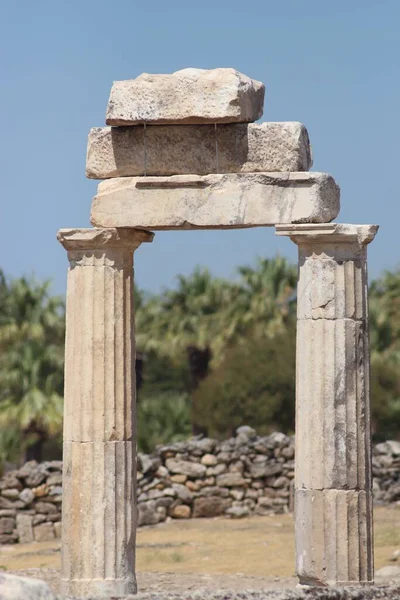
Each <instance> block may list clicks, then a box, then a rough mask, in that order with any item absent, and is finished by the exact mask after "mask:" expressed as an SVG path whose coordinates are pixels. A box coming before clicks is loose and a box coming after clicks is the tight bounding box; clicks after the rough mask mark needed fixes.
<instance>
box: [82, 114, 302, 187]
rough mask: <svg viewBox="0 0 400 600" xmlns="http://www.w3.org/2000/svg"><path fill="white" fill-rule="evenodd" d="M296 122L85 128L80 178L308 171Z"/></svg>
mask: <svg viewBox="0 0 400 600" xmlns="http://www.w3.org/2000/svg"><path fill="white" fill-rule="evenodd" d="M311 165H312V157H311V148H310V142H309V139H308V133H307V130H306V128H305V127H304V125H302V124H301V123H296V122H294V123H290V122H289V123H261V124H258V123H254V124H250V125H248V124H234V125H219V126H218V127H217V128H215V127H214V126H213V125H177V126H173V125H164V126H163V125H161V126H157V125H154V126H152V127H145V128H144V127H94V128H93V129H91V130H90V133H89V139H88V148H87V157H86V177H89V178H91V179H108V178H110V177H133V176H141V175H158V176H168V175H184V174H187V173H192V174H197V175H208V174H209V173H250V172H259V171H264V172H268V171H270V172H274V171H308V169H309V168H310V167H311Z"/></svg>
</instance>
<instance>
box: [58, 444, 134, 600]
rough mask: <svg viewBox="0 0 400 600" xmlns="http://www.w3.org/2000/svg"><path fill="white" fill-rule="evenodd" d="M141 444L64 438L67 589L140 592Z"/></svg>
mask: <svg viewBox="0 0 400 600" xmlns="http://www.w3.org/2000/svg"><path fill="white" fill-rule="evenodd" d="M134 452H135V442H132V441H115V442H86V443H80V442H64V486H63V487H64V494H63V495H64V498H63V522H62V571H61V589H62V591H63V592H62V593H63V594H66V595H71V596H79V597H80V596H89V595H93V596H95V597H97V596H99V597H103V596H105V597H107V595H108V596H123V595H127V594H129V593H135V590H136V578H135V531H136V505H135V504H136V503H135V494H134V489H133V485H134V481H135V461H134Z"/></svg>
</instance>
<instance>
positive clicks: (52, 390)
mask: <svg viewBox="0 0 400 600" xmlns="http://www.w3.org/2000/svg"><path fill="white" fill-rule="evenodd" d="M49 285H50V284H49V282H45V283H38V282H36V281H35V280H33V279H32V280H27V279H25V278H23V277H22V278H20V279H16V280H12V281H10V282H7V280H6V278H5V277H4V275H3V274H1V277H0V428H1V429H2V431H5V430H8V431H10V432H12V434H10V435H2V436H0V457H1V456H3V457H5V456H12V455H15V452H16V448H18V449H19V452H20V453H21V451H23V450H25V449H27V448H28V449H29V448H30V447H33V446H36V447H37V450H38V458H40V456H39V455H40V446H41V442H44V441H45V440H46V439H48V438H49V437H52V436H56V435H58V434H59V433H60V432H61V429H62V404H63V398H62V395H63V364H64V357H63V354H64V349H63V344H64V328H65V325H64V305H63V302H62V300H61V299H60V298H57V297H53V296H51V295H50V293H49Z"/></svg>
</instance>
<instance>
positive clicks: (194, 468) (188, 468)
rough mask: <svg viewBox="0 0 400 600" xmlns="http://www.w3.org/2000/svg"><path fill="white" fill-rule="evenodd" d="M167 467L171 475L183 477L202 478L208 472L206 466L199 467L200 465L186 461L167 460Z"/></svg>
mask: <svg viewBox="0 0 400 600" xmlns="http://www.w3.org/2000/svg"><path fill="white" fill-rule="evenodd" d="M165 465H166V467H167V469H168V470H169V471H171V473H180V474H182V475H187V476H188V477H202V476H203V475H204V474H205V472H206V467H205V466H204V465H199V464H198V463H194V462H189V461H186V460H175V459H173V458H167V460H166V462H165Z"/></svg>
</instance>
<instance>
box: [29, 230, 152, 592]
mask: <svg viewBox="0 0 400 600" xmlns="http://www.w3.org/2000/svg"><path fill="white" fill-rule="evenodd" d="M152 237H153V236H152V234H150V233H148V232H144V231H136V230H134V229H130V230H127V229H120V230H117V229H104V230H97V229H75V230H74V229H70V230H61V231H60V232H59V233H58V239H59V241H60V242H61V243H62V244H63V246H64V247H65V248H66V249H67V250H68V258H69V261H70V269H69V273H68V289H67V332H66V351H65V402H64V471H63V474H64V478H63V491H64V493H63V525H62V570H61V589H62V593H63V594H65V595H68V596H90V595H93V596H96V597H108V596H117V597H119V596H125V595H128V594H130V593H135V592H136V579H135V560H134V559H135V550H134V549H135V530H136V523H135V521H136V505H135V491H134V485H135V481H136V472H135V464H136V457H135V452H136V439H135V420H134V419H135V374H134V367H133V365H134V356H135V345H134V331H133V325H134V313H133V251H134V250H135V249H136V248H137V247H138V246H139V245H140V244H141V242H150V241H151V240H152ZM51 526H52V525H51ZM38 527H44V525H39V526H38ZM52 527H53V526H52ZM35 529H37V528H35Z"/></svg>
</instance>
